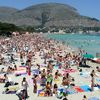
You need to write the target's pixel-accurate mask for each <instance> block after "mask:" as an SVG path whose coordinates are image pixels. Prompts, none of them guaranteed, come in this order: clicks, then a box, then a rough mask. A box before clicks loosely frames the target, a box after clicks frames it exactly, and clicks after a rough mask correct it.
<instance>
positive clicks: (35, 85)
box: [33, 75, 37, 93]
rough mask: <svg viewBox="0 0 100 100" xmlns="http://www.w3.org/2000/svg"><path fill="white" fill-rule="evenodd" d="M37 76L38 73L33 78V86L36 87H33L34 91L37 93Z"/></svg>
mask: <svg viewBox="0 0 100 100" xmlns="http://www.w3.org/2000/svg"><path fill="white" fill-rule="evenodd" d="M36 77H37V75H35V76H34V78H33V85H34V86H33V87H34V89H33V93H37V80H36Z"/></svg>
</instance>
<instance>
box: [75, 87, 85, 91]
mask: <svg viewBox="0 0 100 100" xmlns="http://www.w3.org/2000/svg"><path fill="white" fill-rule="evenodd" d="M74 89H75V90H76V91H77V92H84V90H83V89H82V88H80V87H79V86H74Z"/></svg>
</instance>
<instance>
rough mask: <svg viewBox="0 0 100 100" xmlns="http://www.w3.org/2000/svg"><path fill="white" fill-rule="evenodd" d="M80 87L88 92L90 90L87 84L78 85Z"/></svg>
mask: <svg viewBox="0 0 100 100" xmlns="http://www.w3.org/2000/svg"><path fill="white" fill-rule="evenodd" d="M80 88H81V89H82V90H84V91H85V92H90V91H91V88H90V86H88V85H84V86H80Z"/></svg>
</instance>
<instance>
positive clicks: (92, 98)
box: [88, 97, 100, 100]
mask: <svg viewBox="0 0 100 100" xmlns="http://www.w3.org/2000/svg"><path fill="white" fill-rule="evenodd" d="M88 100H100V99H99V98H97V97H91V98H89V99H88Z"/></svg>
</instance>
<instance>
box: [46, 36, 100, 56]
mask: <svg viewBox="0 0 100 100" xmlns="http://www.w3.org/2000/svg"><path fill="white" fill-rule="evenodd" d="M48 37H49V38H52V39H55V40H58V41H61V42H65V44H66V45H70V46H72V47H74V48H80V49H82V50H85V51H86V52H87V53H90V54H93V55H94V56H95V55H96V53H100V36H99V35H86V34H48Z"/></svg>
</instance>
